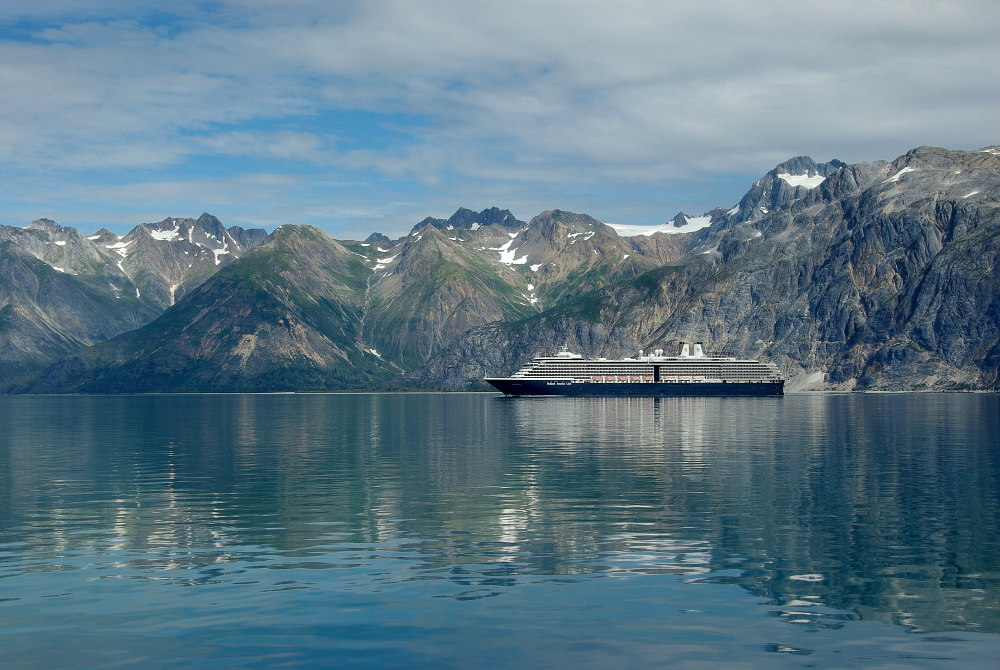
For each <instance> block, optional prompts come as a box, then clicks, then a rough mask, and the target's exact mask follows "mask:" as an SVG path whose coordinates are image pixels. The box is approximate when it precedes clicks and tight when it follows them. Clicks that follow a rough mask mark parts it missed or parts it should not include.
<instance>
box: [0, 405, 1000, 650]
mask: <svg viewBox="0 0 1000 670" xmlns="http://www.w3.org/2000/svg"><path fill="white" fill-rule="evenodd" d="M998 409H1000V401H998V398H997V397H996V396H993V395H971V394H961V395H958V394H955V395H864V396H860V395H852V396H848V395H839V396H835V395H828V396H822V395H812V396H810V395H791V396H786V397H784V398H771V397H742V398H504V397H501V396H496V395H493V394H442V395H417V394H413V395H408V394H400V395H393V394H385V395H377V394H376V395H281V396H248V395H232V396H222V395H220V396H142V397H39V398H30V397H6V398H0V584H2V588H3V590H2V591H0V644H3V645H4V649H5V661H4V663H5V664H6V665H7V666H8V667H25V668H27V667H38V666H40V665H44V666H50V667H56V666H59V667H72V666H74V665H87V666H88V667H104V664H107V665H109V666H110V665H113V664H114V663H118V664H130V663H139V662H146V661H143V659H147V660H148V659H149V658H152V657H155V658H160V659H164V660H163V662H162V663H161V664H160V665H161V666H163V665H171V664H174V665H177V666H181V665H185V664H188V663H194V662H195V661H197V662H198V663H203V664H206V665H211V664H213V663H214V664H217V665H220V666H221V665H235V666H243V665H253V664H254V663H258V664H268V663H273V664H278V663H279V662H280V663H284V664H286V665H305V666H309V665H315V664H316V663H317V662H322V663H331V662H333V661H336V662H343V663H350V664H353V665H356V666H362V667H364V666H367V667H386V666H393V667H404V666H405V667H414V666H432V665H443V666H449V665H450V666H454V667H467V666H468V665H470V664H475V663H476V662H479V661H482V660H483V659H484V658H490V659H492V662H491V664H492V665H494V666H510V667H517V666H523V665H525V664H529V665H530V664H542V665H567V666H568V665H573V666H574V667H585V666H587V664H588V663H589V664H590V665H592V666H595V667H600V666H602V665H603V666H605V667H606V666H607V664H608V663H610V661H611V659H612V656H607V655H601V654H598V655H597V656H594V655H593V649H594V645H596V646H597V647H600V648H601V649H603V650H604V652H602V653H605V652H606V653H607V654H611V655H613V658H614V660H615V663H614V664H615V665H617V666H619V667H629V666H631V667H650V664H654V665H656V664H660V665H662V664H666V665H670V664H672V663H677V664H683V663H684V662H688V661H690V662H692V663H694V662H695V661H706V660H711V661H713V662H715V663H717V664H721V665H726V664H729V665H731V666H732V665H739V666H741V667H754V666H757V667H771V665H770V663H771V661H769V660H767V657H770V658H771V659H772V661H773V658H775V657H773V656H772V654H771V653H770V652H788V653H790V654H793V655H794V654H796V653H800V652H801V653H807V652H809V651H810V650H811V651H814V652H815V653H816V656H813V659H814V660H819V659H821V658H826V659H827V660H830V659H841V660H843V659H847V658H848V656H849V655H850V654H854V655H855V656H854V657H852V658H855V663H856V665H857V664H860V665H865V664H866V663H867V661H864V662H863V658H869V657H868V656H863V654H862V652H861V651H859V650H860V649H868V647H864V644H867V643H868V642H869V641H870V640H872V639H874V637H873V636H875V633H871V632H865V631H870V630H871V629H869V628H865V626H867V625H873V624H874V623H876V622H880V623H882V624H889V627H887V628H886V629H885V630H882V632H879V633H878V635H881V636H886V635H889V633H886V632H885V631H886V630H890V629H891V630H894V631H897V632H896V633H895V634H896V635H899V636H902V637H896V638H893V642H892V644H893V645H895V647H894V648H897V649H900V650H902V651H899V653H900V654H903V656H900V657H899V658H903V657H905V658H907V659H911V661H912V659H914V658H918V657H920V658H923V656H920V654H929V655H927V658H932V657H934V653H937V654H938V655H940V653H941V652H940V651H938V652H934V653H931V652H929V651H927V650H926V649H923V648H921V647H919V645H920V644H931V642H927V641H928V640H936V642H933V644H937V645H938V646H939V647H940V646H941V645H944V646H947V645H951V647H949V649H948V650H947V654H948V655H951V657H957V658H962V659H965V660H966V661H969V659H970V658H979V657H978V656H976V654H978V653H979V652H978V651H977V649H980V647H973V646H962V645H972V644H973V641H976V642H975V644H981V645H982V644H987V645H992V646H989V647H988V649H987V650H986V651H985V652H984V653H985V654H986V656H987V657H989V655H990V654H992V655H994V656H995V655H996V653H997V650H998V649H1000V646H998V645H997V644H995V643H993V642H989V641H990V640H1000V638H994V637H992V636H982V637H970V636H974V634H975V633H987V634H996V633H1000V603H998V598H1000V425H998V422H1000V412H998ZM179 587H192V588H179ZM195 587H196V588H195ZM137 612H141V613H142V614H141V616H139V617H138V618H136V614H135V613H137ZM692 617H693V618H692ZM774 625H778V627H777V628H775V627H774ZM880 630H881V629H880ZM57 631H58V636H57V637H59V639H65V640H68V641H72V644H69V643H67V645H64V646H60V645H51V644H49V641H50V640H52V639H53V636H54V635H56V632H57ZM163 631H172V632H171V633H169V634H168V633H165V632H163ZM246 631H256V632H255V633H253V634H250V633H247V632H246ZM902 631H909V632H918V633H928V634H929V633H933V635H931V636H930V637H925V636H906V635H905V634H904V633H903V632H902ZM942 631H947V632H948V635H944V636H942V635H939V634H938V633H940V632H942ZM820 632H823V635H820V636H817V635H812V636H810V635H805V636H803V634H804V633H820ZM287 635H294V636H296V637H295V640H296V642H295V645H293V646H289V645H288V644H286V643H284V642H278V640H281V639H284V638H283V636H287ZM824 636H825V637H824ZM836 636H845V637H836ZM851 636H853V637H851ZM956 636H957V637H956ZM904 638H905V639H904ZM677 640H683V641H684V644H683V645H679V646H671V645H673V644H674V642H676V641H677ZM907 640H911V641H910V642H907ZM942 640H944V641H942ZM871 644H874V642H872V643H871ZM879 644H881V643H879ZM588 645H590V646H588ZM824 645H826V646H825V647H824ZM838 645H841V646H838ZM852 645H853V646H852ZM859 645H860V646H859ZM497 648H503V649H504V650H505V651H504V654H503V655H501V656H495V655H493V653H494V651H495V650H496V649H497ZM685 649H686V650H688V651H684V650H685ZM694 649H697V651H696V652H695V651H691V650H694ZM748 649H754V650H757V652H759V653H760V656H761V657H760V658H757V657H756V656H754V655H753V654H749V655H747V650H748ZM588 650H589V651H588ZM824 650H825V651H824ZM824 653H828V654H831V655H830V656H823V654H824ZM865 653H867V652H865ZM685 654H690V656H685ZM915 654H916V655H915ZM969 654H972V656H969ZM151 655H152V656H151ZM893 658H894V659H896V660H898V658H896V657H893ZM588 659H589V660H588ZM602 659H603V661H607V662H608V663H602V662H601V661H602ZM859 659H861V660H859ZM168 660H169V661H170V662H168ZM889 660H890V661H892V660H893V659H889ZM831 662H832V661H831ZM838 662H839V661H838ZM887 662H889V661H887ZM928 662H929V661H928ZM970 662H971V661H970ZM906 663H907V664H910V665H913V663H911V662H910V661H907V662H906ZM154 665H155V664H154ZM932 665H933V664H932Z"/></svg>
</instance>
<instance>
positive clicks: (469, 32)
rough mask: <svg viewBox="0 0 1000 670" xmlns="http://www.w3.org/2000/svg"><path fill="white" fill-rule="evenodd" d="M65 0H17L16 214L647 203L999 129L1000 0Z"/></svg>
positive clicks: (657, 215) (6, 150)
mask: <svg viewBox="0 0 1000 670" xmlns="http://www.w3.org/2000/svg"><path fill="white" fill-rule="evenodd" d="M43 4H44V7H38V8H34V7H24V8H7V9H4V10H0V161H2V163H3V165H4V168H3V171H4V176H5V180H6V181H7V182H8V184H10V185H11V189H12V191H14V192H15V193H9V194H7V195H6V196H5V197H4V200H5V201H6V203H5V207H4V209H6V210H7V215H6V216H7V218H9V217H10V216H12V215H15V216H19V215H25V214H29V215H30V216H32V217H34V216H43V215H51V210H50V209H49V210H47V209H45V207H46V206H47V205H48V206H49V207H54V208H55V209H57V210H60V212H62V213H64V214H69V215H70V217H71V218H72V214H71V212H72V211H74V210H73V207H74V206H76V207H77V210H75V211H87V212H90V213H91V214H90V215H91V216H93V217H98V218H99V217H100V216H105V217H107V218H108V219H109V220H114V219H117V218H120V217H123V216H132V215H136V216H139V215H141V213H143V212H149V213H150V214H156V212H155V211H154V210H155V208H156V207H169V208H170V210H169V211H162V210H161V211H160V212H159V213H158V216H160V217H162V216H166V215H167V214H197V213H198V212H195V211H176V209H175V208H176V207H195V208H197V209H199V210H200V209H209V210H210V211H213V213H216V214H218V215H219V216H221V217H223V218H224V220H225V217H226V215H227V214H229V216H230V219H231V220H232V219H235V220H239V221H241V222H246V223H263V224H277V223H282V222H284V220H288V219H295V220H293V221H292V222H299V221H298V218H301V220H303V221H309V222H314V223H320V224H322V225H325V226H327V227H328V228H330V229H331V230H332V231H334V232H336V231H337V229H340V230H354V229H357V230H358V231H360V230H362V229H364V228H365V227H367V228H368V229H373V228H376V227H379V226H381V227H382V228H386V229H392V228H396V229H398V230H401V229H402V228H405V227H408V225H410V224H412V222H413V220H415V219H413V220H411V219H410V218H409V217H411V216H412V217H416V218H422V216H424V215H426V214H435V215H446V214H448V213H450V210H454V209H455V208H456V207H458V206H460V205H466V206H473V207H475V206H488V205H492V204H498V205H500V206H511V207H520V208H521V210H520V211H518V210H515V211H516V212H517V213H518V214H519V215H520V216H522V217H525V216H531V215H532V214H534V213H536V212H537V210H534V209H523V208H532V207H538V208H541V207H561V208H564V209H574V208H575V209H586V211H589V212H590V213H593V214H595V215H598V216H601V217H603V218H610V219H612V220H614V219H616V218H617V219H619V220H621V222H623V223H625V222H636V223H648V222H652V221H658V220H665V219H667V218H670V217H671V216H672V215H673V214H674V213H675V212H676V211H677V209H678V208H680V207H682V206H684V207H693V206H697V205H699V204H702V203H704V204H706V205H707V206H713V205H727V204H731V202H729V200H733V199H734V198H736V197H738V195H739V194H740V193H741V192H742V190H743V189H744V188H745V186H746V184H742V185H738V186H736V182H738V179H736V178H735V176H736V175H741V176H744V177H746V178H751V177H755V176H756V175H758V174H759V173H761V172H763V171H766V170H767V169H769V168H770V167H772V166H773V165H774V164H775V163H777V162H779V161H781V160H784V159H786V158H788V157H790V156H792V155H799V154H810V155H813V156H814V157H815V158H817V159H821V160H828V159H830V158H832V157H838V158H841V159H843V160H848V161H859V160H869V159H874V158H892V157H894V156H895V155H897V154H899V153H901V152H903V151H905V150H906V149H909V148H912V147H914V146H917V145H920V144H938V145H943V146H948V147H952V148H977V147H979V146H983V145H986V144H993V143H997V142H998V141H1000V140H998V138H997V137H996V133H997V129H996V128H997V126H996V122H995V118H996V111H997V109H1000V74H998V70H997V68H996V63H998V62H1000V41H998V40H996V39H995V35H994V32H995V26H996V25H1000V5H998V4H997V3H995V2H993V1H992V0H989V1H979V0H965V1H961V0H959V1H953V2H948V3H944V2H931V1H929V0H883V1H878V0H874V1H873V0H867V1H865V2H854V1H851V0H848V1H843V2H837V3H829V2H812V1H806V2H799V3H788V2H772V1H771V0H765V1H758V2H753V3H746V2H730V1H722V0H705V1H701V2H669V3H664V2H644V1H636V0H633V1H624V2H617V3H609V2H594V1H588V0H574V1H562V0H532V1H530V2H526V1H521V0H512V1H510V2H506V3H487V2H477V1H469V0H466V1H464V2H451V1H448V0H438V1H434V2H430V1H424V0H405V1H391V0H366V1H364V2H329V1H325V2H312V1H310V0H299V1H286V2H281V3H274V2H263V1H255V0H245V1H233V2H221V3H215V4H212V5H206V4H203V3H195V2H192V3H187V4H185V3H183V2H182V3H179V4H175V5H173V8H172V9H171V10H170V12H164V11H162V10H160V9H159V8H158V6H157V5H156V4H153V3H149V4H148V5H145V6H144V5H142V4H141V3H125V4H126V5H127V7H126V8H125V9H123V8H122V7H121V6H120V5H122V3H111V2H101V1H95V0H91V1H88V0H78V1H74V2H52V1H50V2H46V3H43ZM206 7H209V8H208V9H206ZM206 184H212V185H213V187H214V188H213V189H209V192H208V193H206V190H207V189H206V187H205V186H206ZM255 184H256V185H255ZM260 184H267V187H266V188H262V187H261V186H260ZM84 187H86V188H84ZM727 189H735V190H732V192H731V193H730V191H729V190H727ZM75 192H78V193H81V195H80V196H74V195H72V194H73V193H75ZM168 193H169V194H170V195H169V196H168V195H166V194H168ZM157 194H159V195H157ZM206 196H207V197H206ZM500 197H506V198H508V200H506V201H501V200H494V198H500ZM722 197H728V198H729V200H724V201H717V200H712V198H722ZM169 198H174V199H173V200H169ZM50 203H53V204H50ZM74 203H75V204H74ZM199 203H202V204H199ZM671 207H673V208H672V209H671ZM587 208H589V209H587ZM660 208H666V209H663V210H662V211H661V210H660ZM34 210H37V211H34ZM102 212H104V214H102ZM693 213H696V214H697V213H700V211H694V212H693ZM62 218H63V219H64V220H66V216H62ZM84 218H86V217H84ZM4 222H5V223H23V221H21V222H15V221H11V220H5V221H4ZM66 222H68V223H72V221H71V220H70V221H66ZM134 222H135V221H132V222H131V223H134ZM227 222H228V221H227ZM233 222H235V221H233Z"/></svg>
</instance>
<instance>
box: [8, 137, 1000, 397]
mask: <svg viewBox="0 0 1000 670" xmlns="http://www.w3.org/2000/svg"><path fill="white" fill-rule="evenodd" d="M998 208H1000V150H998V149H996V148H987V149H984V150H981V151H977V152H963V151H948V150H945V149H938V148H933V147H921V148H919V149H915V150H913V151H911V152H909V153H907V154H906V155H904V156H901V157H899V158H897V159H896V160H895V161H892V162H887V161H876V162H871V163H860V164H855V165H847V164H844V163H842V162H840V161H831V162H829V163H816V162H815V161H813V160H812V159H810V158H807V157H797V158H794V159H792V160H789V161H786V162H784V163H782V164H781V165H778V166H776V167H775V168H774V169H773V170H771V171H770V172H768V173H767V174H766V175H764V176H763V177H762V178H761V179H759V180H757V182H756V183H754V184H753V185H752V186H751V188H750V189H749V191H748V192H747V193H746V195H745V196H744V197H743V198H742V199H741V200H740V202H739V204H738V205H736V206H734V207H731V208H729V209H726V208H716V209H714V210H712V211H710V212H707V213H705V214H703V215H701V216H689V215H687V214H684V213H683V212H682V213H679V214H678V215H677V216H675V217H674V218H673V220H671V221H668V222H667V223H665V224H664V225H662V226H628V225H618V224H615V225H614V226H611V225H606V224H604V223H602V222H600V221H598V220H596V219H594V218H592V217H589V216H587V215H585V214H577V213H571V212H565V211H561V210H550V211H546V212H542V213H541V214H539V215H538V216H536V217H534V218H533V219H531V221H529V222H524V221H521V220H519V219H517V217H515V216H514V215H513V214H512V213H510V212H509V211H508V210H503V209H499V208H496V207H493V208H490V209H487V210H483V211H481V212H474V211H472V210H468V209H464V208H463V209H459V210H458V211H457V212H456V213H455V214H454V215H453V216H452V217H450V218H448V219H435V218H427V219H424V220H423V221H421V222H420V223H418V224H417V225H415V226H414V228H413V229H412V230H411V232H410V233H409V234H408V235H406V236H404V237H402V238H399V239H397V240H391V239H390V238H388V237H387V236H385V235H381V234H378V233H375V234H373V235H371V236H370V237H369V238H368V239H367V240H365V241H363V242H357V241H344V242H337V241H335V240H331V239H330V238H329V237H327V236H326V234H325V233H323V232H322V231H320V230H318V229H315V228H311V227H308V226H283V227H281V228H279V229H278V230H277V231H275V232H274V233H273V234H272V235H271V236H270V237H267V236H266V235H265V234H264V233H263V231H242V230H240V229H237V228H229V229H226V228H223V227H222V225H221V224H220V223H218V221H217V220H216V219H214V217H209V216H208V215H203V216H202V217H201V218H200V219H198V220H197V221H195V220H191V219H167V220H165V221H163V222H161V223H159V224H143V226H140V227H138V228H137V229H136V230H134V231H132V233H130V234H129V236H126V237H124V238H117V237H116V236H112V235H111V234H110V233H107V232H103V233H100V234H98V235H95V236H91V237H90V238H84V237H82V236H80V235H79V234H78V233H75V231H72V230H71V229H62V228H59V227H58V226H56V225H55V224H54V223H52V222H45V221H39V222H36V223H35V224H32V226H29V227H28V228H27V229H5V230H4V231H0V272H2V273H4V274H2V275H0V276H2V277H4V278H8V279H6V280H5V283H2V284H0V289H2V290H3V291H5V292H6V293H4V294H3V295H5V296H9V297H7V298H5V300H6V302H4V303H3V304H4V305H7V306H5V307H3V308H2V309H0V336H2V337H3V338H6V339H3V340H0V341H2V342H3V343H4V344H3V348H0V356H5V357H6V360H8V361H10V362H11V364H12V365H14V364H16V365H20V366H21V367H19V368H17V371H18V372H17V374H16V375H13V376H12V378H14V377H16V380H15V382H9V383H8V386H10V385H11V384H13V385H14V388H15V390H20V391H32V392H56V391H58V392H67V391H73V392H76V391H80V392H135V391H154V390H155V391H224V390H230V391H262V390H343V389H378V388H383V389H384V388H396V389H398V388H411V389H474V388H483V385H482V382H481V380H482V377H483V376H484V374H498V373H509V372H511V371H513V370H514V369H516V368H517V367H519V366H520V365H522V364H523V363H525V362H526V361H527V360H529V359H531V358H532V357H533V356H536V355H539V354H543V353H549V352H552V351H554V350H555V349H556V348H557V347H558V346H560V345H562V344H568V345H570V347H571V348H573V349H576V350H578V351H581V352H583V353H586V354H589V355H595V356H607V357H614V356H621V355H628V354H632V353H634V352H635V351H636V350H637V349H640V348H641V349H647V350H649V349H653V348H664V349H668V350H670V349H672V348H673V344H672V343H673V342H674V341H676V340H677V339H696V340H703V341H705V342H706V343H708V347H709V349H710V350H711V351H714V352H719V353H727V354H732V355H739V356H746V357H755V358H765V359H768V360H771V361H773V362H775V363H777V364H778V365H779V366H780V367H782V369H783V370H785V371H786V373H788V374H789V375H790V381H789V384H788V388H789V389H790V390H796V389H840V390H851V389H855V390H856V389H885V390H899V389H927V390H962V389H995V388H996V387H997V384H998V369H1000V283H998V280H997V277H996V270H995V268H996V265H997V260H998V257H1000V209H998ZM4 236H6V237H4ZM81 240H82V241H81ZM60 242H61V243H60ZM36 285H37V286H38V287H40V288H36ZM164 310H165V311H164ZM161 311H162V314H160V312H161ZM81 312H87V314H85V315H81ZM157 314H159V316H158V318H156V319H155V320H153V321H151V322H149V323H146V322H147V321H149V320H150V319H152V318H153V317H154V316H156V315H157ZM143 324H146V325H143ZM138 326H142V327H141V328H138V329H137V330H130V329H132V328H137V327H138ZM126 331H127V332H126ZM81 333H82V334H81ZM119 333H120V334H119ZM114 335H117V336H116V337H114V338H113V339H111V340H109V341H107V342H104V343H100V342H101V341H102V340H105V339H107V338H108V337H112V336H114ZM86 345H93V346H86ZM58 357H62V358H61V360H59V361H58V362H57V363H55V364H54V365H51V366H50V367H49V368H48V369H47V370H46V371H45V372H44V374H42V375H41V376H39V375H38V374H37V370H38V367H39V366H40V365H43V364H45V363H46V362H51V361H53V360H55V358H58ZM10 369H12V370H13V369H15V368H13V367H11V368H10Z"/></svg>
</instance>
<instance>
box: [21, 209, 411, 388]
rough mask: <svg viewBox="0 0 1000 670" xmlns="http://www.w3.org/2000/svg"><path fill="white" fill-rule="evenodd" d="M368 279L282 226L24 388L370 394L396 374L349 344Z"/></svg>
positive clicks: (324, 243)
mask: <svg viewBox="0 0 1000 670" xmlns="http://www.w3.org/2000/svg"><path fill="white" fill-rule="evenodd" d="M370 274H371V272H370V270H369V269H368V268H367V267H365V264H364V261H363V260H362V259H361V258H360V257H359V256H358V254H355V253H352V252H351V251H349V250H348V249H346V248H345V247H344V246H343V245H341V244H340V243H338V242H335V241H333V240H331V239H330V238H329V237H327V236H326V234H325V233H323V232H322V231H320V230H318V229H316V228H312V227H310V226H283V227H281V228H279V229H278V230H276V231H275V232H274V234H273V236H272V239H271V240H270V241H269V242H268V243H267V244H266V245H263V246H261V247H259V248H258V249H256V250H255V251H254V252H253V253H251V254H249V255H248V256H246V257H245V258H243V259H242V260H241V261H240V262H238V263H232V264H230V265H229V266H227V267H224V268H222V269H221V270H220V271H219V272H218V273H216V274H215V275H214V276H213V277H211V278H210V279H209V280H207V281H206V282H204V283H203V284H201V285H200V286H198V287H197V288H195V289H194V290H193V291H191V292H190V293H189V294H188V295H187V296H186V297H185V298H184V299H182V300H181V301H180V302H179V303H178V304H177V305H175V306H174V307H173V308H171V309H169V310H167V311H166V312H165V313H164V314H162V315H161V316H160V317H159V318H157V319H156V320H154V321H152V322H151V323H149V324H147V325H145V326H143V327H142V328H140V329H138V330H135V331H132V332H128V333H125V334H123V335H120V336H118V337H116V338H115V339H113V340H111V341H108V342H105V343H102V344H99V345H96V346H93V347H89V348H87V349H83V350H80V351H79V352H77V353H76V354H73V355H72V356H69V357H67V358H64V359H63V360H61V361H60V362H59V363H58V364H56V365H54V366H52V367H51V368H50V369H49V370H48V371H47V372H46V374H45V375H44V376H43V377H41V378H39V379H38V380H36V381H35V382H34V383H32V384H30V385H28V386H26V387H24V388H23V390H25V391H28V392H50V391H63V392H66V391H69V392H82V393H88V392H102V393H142V392H151V391H181V392H183V391H287V390H320V389H329V388H334V389H364V388H369V387H370V386H371V385H373V384H375V383H377V382H379V381H382V380H384V379H387V378H388V377H390V376H392V375H393V374H395V373H397V372H398V371H397V370H395V369H394V368H393V367H392V366H391V365H390V364H388V363H385V362H383V361H382V360H381V359H380V358H379V357H378V356H377V355H375V354H373V353H370V352H366V351H363V350H360V349H359V348H358V347H357V343H358V341H359V337H360V324H361V323H362V317H363V315H362V309H363V307H362V306H363V304H364V294H365V290H366V282H367V278H368V277H369V276H370Z"/></svg>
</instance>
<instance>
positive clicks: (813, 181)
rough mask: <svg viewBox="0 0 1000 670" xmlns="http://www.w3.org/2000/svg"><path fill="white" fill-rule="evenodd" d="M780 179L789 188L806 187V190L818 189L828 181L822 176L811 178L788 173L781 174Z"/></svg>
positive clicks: (805, 175)
mask: <svg viewBox="0 0 1000 670" xmlns="http://www.w3.org/2000/svg"><path fill="white" fill-rule="evenodd" d="M778 179H780V180H781V181H783V182H785V183H786V184H788V185H789V186H805V187H806V188H816V187H817V186H819V185H820V184H822V183H823V182H824V181H826V177H824V176H823V175H821V174H817V175H813V176H811V177H810V176H809V175H807V174H788V173H787V172H779V173H778Z"/></svg>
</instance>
